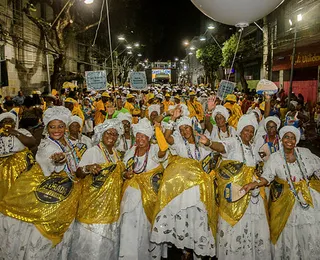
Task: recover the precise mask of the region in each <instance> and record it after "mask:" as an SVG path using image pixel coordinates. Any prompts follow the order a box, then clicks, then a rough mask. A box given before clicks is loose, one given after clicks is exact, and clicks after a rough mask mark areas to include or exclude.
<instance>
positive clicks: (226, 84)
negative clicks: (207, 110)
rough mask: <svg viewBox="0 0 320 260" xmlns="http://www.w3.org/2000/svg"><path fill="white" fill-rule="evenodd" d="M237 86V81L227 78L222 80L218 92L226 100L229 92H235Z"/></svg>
mask: <svg viewBox="0 0 320 260" xmlns="http://www.w3.org/2000/svg"><path fill="white" fill-rule="evenodd" d="M235 87H236V83H234V82H231V81H227V80H221V82H220V84H219V89H218V93H217V96H218V98H220V99H221V100H224V99H225V98H226V97H227V95H228V94H232V93H233V91H234V88H235Z"/></svg>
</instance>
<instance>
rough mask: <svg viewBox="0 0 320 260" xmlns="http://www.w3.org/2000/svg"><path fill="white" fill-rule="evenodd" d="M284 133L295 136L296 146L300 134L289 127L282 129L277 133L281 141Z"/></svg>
mask: <svg viewBox="0 0 320 260" xmlns="http://www.w3.org/2000/svg"><path fill="white" fill-rule="evenodd" d="M286 133H293V134H294V135H295V136H296V144H297V143H299V141H300V137H301V133H300V131H299V129H298V128H296V127H294V126H291V125H290V126H289V125H287V126H284V127H282V128H281V129H280V131H279V135H280V138H281V139H282V138H283V137H284V135H285V134H286Z"/></svg>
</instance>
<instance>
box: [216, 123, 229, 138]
mask: <svg viewBox="0 0 320 260" xmlns="http://www.w3.org/2000/svg"><path fill="white" fill-rule="evenodd" d="M229 128H230V126H227V134H228V137H230V129H229ZM220 132H221V129H220V128H219V127H218V137H219V140H221V135H220Z"/></svg>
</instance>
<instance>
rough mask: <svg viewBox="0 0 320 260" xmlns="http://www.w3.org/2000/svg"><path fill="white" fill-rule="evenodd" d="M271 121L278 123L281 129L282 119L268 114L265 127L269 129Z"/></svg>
mask: <svg viewBox="0 0 320 260" xmlns="http://www.w3.org/2000/svg"><path fill="white" fill-rule="evenodd" d="M270 121H272V122H274V123H275V124H276V125H277V130H279V128H280V125H281V121H280V119H279V118H278V117H277V116H268V117H267V118H266V119H265V121H264V128H265V129H266V130H267V124H268V122H270Z"/></svg>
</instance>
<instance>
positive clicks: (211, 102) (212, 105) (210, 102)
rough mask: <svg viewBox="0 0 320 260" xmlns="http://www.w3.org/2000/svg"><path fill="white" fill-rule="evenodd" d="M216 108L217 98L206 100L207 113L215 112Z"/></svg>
mask: <svg viewBox="0 0 320 260" xmlns="http://www.w3.org/2000/svg"><path fill="white" fill-rule="evenodd" d="M216 106H217V97H216V96H213V97H209V98H208V111H212V110H215V108H216Z"/></svg>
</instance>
